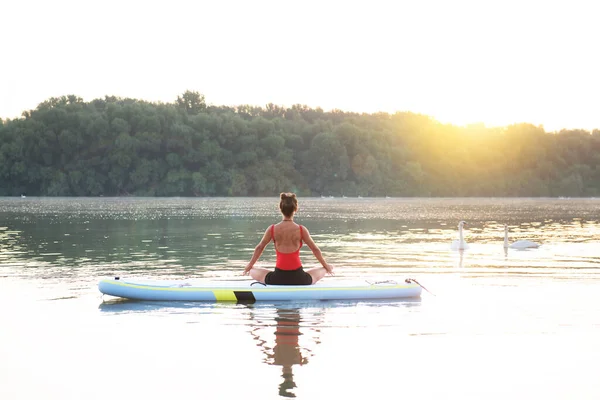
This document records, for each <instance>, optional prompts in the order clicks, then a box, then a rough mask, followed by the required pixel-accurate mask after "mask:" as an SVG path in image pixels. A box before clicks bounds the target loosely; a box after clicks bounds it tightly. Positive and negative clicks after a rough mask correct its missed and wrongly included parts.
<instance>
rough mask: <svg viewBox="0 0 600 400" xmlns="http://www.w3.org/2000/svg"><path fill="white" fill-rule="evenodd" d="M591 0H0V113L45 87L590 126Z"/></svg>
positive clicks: (30, 101)
mask: <svg viewBox="0 0 600 400" xmlns="http://www.w3.org/2000/svg"><path fill="white" fill-rule="evenodd" d="M598 8H600V6H597V5H595V4H594V1H593V0H587V1H584V0H568V1H564V0H546V1H538V0H520V1H515V0H502V1H497V0H473V1H466V0H410V1H407V0H388V1H381V0H360V1H352V0H347V1H334V0H320V1H313V0H303V1H286V0H273V1H272V0H250V1H248V0H210V1H204V0H195V1H182V0H163V1H153V0H146V1H134V0H118V1H113V0H104V1H93V2H91V1H82V0H74V1H72V0H7V1H6V2H4V3H3V7H2V9H3V10H2V18H1V23H0V51H1V53H0V54H1V57H0V118H16V117H18V116H20V115H21V112H23V111H25V110H30V109H34V108H35V107H37V105H38V104H39V103H41V102H43V101H45V100H47V99H48V98H50V97H59V96H63V95H68V94H75V95H77V96H79V97H82V98H83V99H84V100H85V101H90V100H92V99H95V98H103V97H104V96H105V95H114V96H120V97H131V98H137V99H144V100H148V101H156V102H159V101H160V102H174V101H175V100H176V99H177V96H178V95H181V94H182V93H183V92H185V91H186V90H192V91H198V92H200V93H202V94H204V95H205V96H206V101H207V103H209V104H214V105H227V106H235V105H239V104H251V105H259V106H264V105H265V104H267V103H275V104H279V105H283V106H290V105H293V104H306V105H308V106H310V107H321V108H323V109H324V110H326V111H328V110H331V109H341V110H345V111H356V112H367V113H372V112H378V111H384V112H390V113H393V112H396V111H411V112H415V113H421V114H426V115H430V116H432V117H434V118H435V119H437V120H439V121H440V122H443V123H452V124H455V125H467V124H471V123H484V124H486V126H505V125H509V124H513V123H520V122H528V123H532V124H534V125H543V126H544V128H545V129H546V131H557V130H560V129H587V130H592V129H595V128H599V129H600V51H599V50H598V48H599V47H600V43H599V40H598V39H599V38H600V26H599V25H598V20H597V15H598V12H597V9H598Z"/></svg>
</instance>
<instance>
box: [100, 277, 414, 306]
mask: <svg viewBox="0 0 600 400" xmlns="http://www.w3.org/2000/svg"><path fill="white" fill-rule="evenodd" d="M98 289H99V290H100V292H102V293H104V294H107V295H111V296H116V297H123V298H126V299H134V300H166V301H171V300H182V301H240V302H254V301H264V300H267V301H273V300H275V301H281V300H361V299H402V298H414V297H419V296H420V295H421V286H419V285H418V284H416V283H414V282H396V281H392V280H389V281H378V282H367V281H338V282H335V281H333V282H318V283H317V284H315V285H305V286H292V285H289V286H287V285H286V286H283V285H281V286H280V285H263V284H262V283H259V282H253V281H235V282H231V281H230V282H225V281H215V282H206V281H203V282H200V281H196V282H194V281H192V280H181V281H166V280H163V281H160V280H140V279H121V278H118V277H116V278H112V279H103V280H101V281H100V283H99V284H98Z"/></svg>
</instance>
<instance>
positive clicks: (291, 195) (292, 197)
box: [279, 192, 296, 200]
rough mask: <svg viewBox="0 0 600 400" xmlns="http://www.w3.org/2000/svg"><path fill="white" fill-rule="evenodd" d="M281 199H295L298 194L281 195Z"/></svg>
mask: <svg viewBox="0 0 600 400" xmlns="http://www.w3.org/2000/svg"><path fill="white" fill-rule="evenodd" d="M279 197H280V198H281V200H285V199H295V198H296V194H295V193H289V192H288V193H281V194H280V195H279Z"/></svg>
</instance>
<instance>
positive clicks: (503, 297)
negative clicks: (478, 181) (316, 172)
mask: <svg viewBox="0 0 600 400" xmlns="http://www.w3.org/2000/svg"><path fill="white" fill-rule="evenodd" d="M599 210H600V200H597V199H372V198H371V199H369V198H364V199H357V198H343V199H342V198H337V199H329V198H327V199H320V198H318V199H317V198H301V199H300V210H299V213H298V215H297V222H299V223H301V224H303V225H305V226H306V227H307V228H308V229H309V230H310V232H311V234H312V236H313V238H314V239H315V241H316V242H317V244H318V245H319V246H320V248H321V250H322V251H323V254H324V256H325V257H326V259H327V260H328V261H329V262H330V263H331V264H332V265H334V267H335V272H336V276H335V277H327V278H326V279H327V280H330V281H335V280H347V279H354V280H364V279H367V280H377V279H396V280H403V279H404V278H407V277H411V278H415V279H417V280H418V281H419V282H420V283H421V284H422V285H423V286H425V287H426V288H427V289H428V291H424V293H423V296H422V298H421V299H416V300H411V301H344V302H333V301H332V302H280V303H256V304H253V305H243V304H233V303H214V304H213V303H193V302H181V303H177V302H132V301H120V300H117V299H114V298H109V297H108V296H104V297H103V296H101V294H100V293H99V292H98V290H97V283H98V280H99V279H101V278H104V277H110V276H114V275H119V276H127V277H133V276H135V277H139V278H154V279H190V278H195V279H201V280H228V281H229V280H246V279H249V278H247V277H242V276H241V275H240V274H241V271H242V270H243V267H244V266H245V264H246V263H247V261H248V260H249V259H250V257H251V255H252V251H253V249H254V246H256V244H257V243H258V241H259V240H260V238H261V236H262V233H263V232H264V231H265V229H267V227H268V225H269V224H271V223H273V222H277V221H278V219H279V214H278V209H277V199H276V198H251V199H250V198H229V199H226V198H212V199H206V198H202V199H190V198H167V199H156V198H24V199H21V198H0V301H1V304H2V306H1V308H0V309H1V316H2V319H1V321H2V325H1V328H0V399H38V398H39V399H105V398H113V399H132V398H135V399H137V398H144V399H159V398H165V397H167V398H180V397H185V398H216V399H230V398H235V397H243V398H245V399H278V398H283V397H296V398H305V399H320V398H327V399H331V398H360V397H364V396H369V397H374V396H378V397H383V398H402V397H404V396H411V397H418V398H426V399H449V398H453V399H454V398H456V399H465V398H473V399H506V398H513V399H514V398H527V399H530V398H544V399H598V398H600V383H599V381H598V376H599V375H600V367H599V364H598V359H599V357H600V339H599V338H600V290H599V289H600V264H599V262H600V243H599V242H600V224H599V218H600V217H599V213H598V211H599ZM460 220H464V221H466V222H467V225H466V228H465V231H464V237H465V240H466V241H467V242H468V244H469V249H467V250H465V251H463V252H457V251H452V250H450V243H451V242H452V240H454V239H457V238H458V231H457V224H458V222H459V221H460ZM504 224H508V226H509V230H510V233H509V234H510V236H509V241H511V242H512V241H515V240H522V239H527V240H533V241H536V242H538V243H541V244H542V246H541V247H540V248H538V249H532V250H522V251H519V250H513V249H508V250H505V249H504V247H503V240H504ZM302 258H303V261H304V264H305V266H306V267H312V266H315V265H317V262H316V260H315V259H314V257H313V256H312V255H311V254H310V251H309V250H308V249H307V248H306V247H305V248H303V251H302ZM274 259H275V256H274V252H273V249H272V246H269V247H267V249H266V251H265V253H264V254H263V256H262V257H261V260H260V261H259V265H261V266H265V267H271V266H272V265H273V263H274Z"/></svg>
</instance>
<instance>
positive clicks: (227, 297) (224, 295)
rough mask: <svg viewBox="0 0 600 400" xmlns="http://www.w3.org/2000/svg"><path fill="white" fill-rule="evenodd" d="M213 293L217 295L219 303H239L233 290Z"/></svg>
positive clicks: (214, 291)
mask: <svg viewBox="0 0 600 400" xmlns="http://www.w3.org/2000/svg"><path fill="white" fill-rule="evenodd" d="M212 292H213V294H214V295H215V299H216V300H217V301H237V297H235V293H233V290H215V289H213V291H212Z"/></svg>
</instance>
